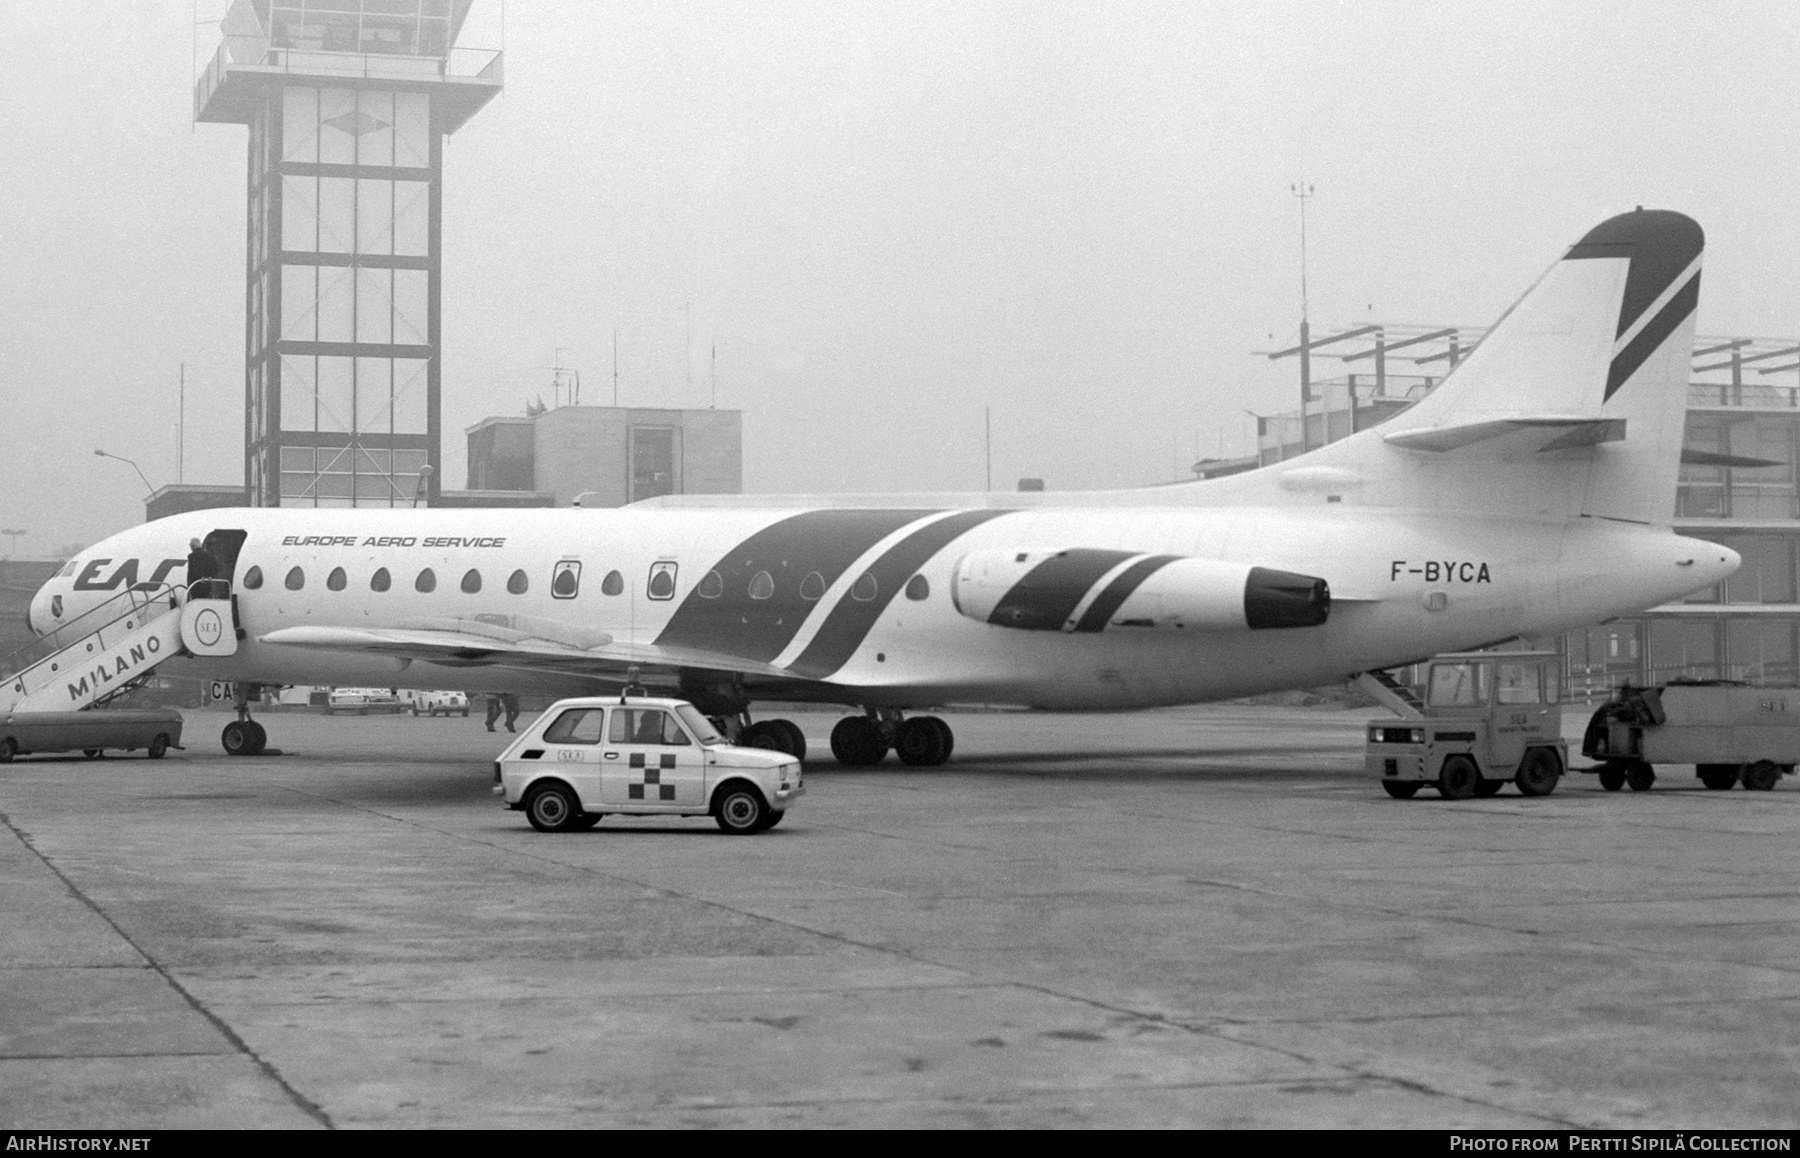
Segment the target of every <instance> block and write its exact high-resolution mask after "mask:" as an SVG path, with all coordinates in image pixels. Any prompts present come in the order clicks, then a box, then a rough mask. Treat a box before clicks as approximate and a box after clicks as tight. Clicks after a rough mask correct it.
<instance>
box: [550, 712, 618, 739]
mask: <svg viewBox="0 0 1800 1158" xmlns="http://www.w3.org/2000/svg"><path fill="white" fill-rule="evenodd" d="M605 714H606V709H604V708H570V709H569V710H568V711H566V712H564V713H563V714H562V715H560V716H558V717H556V722H555V723H554V724H551V725H550V726H549V727H548V728H545V729H544V743H546V744H598V743H599V742H600V724H601V721H602V718H603V717H604V716H605Z"/></svg>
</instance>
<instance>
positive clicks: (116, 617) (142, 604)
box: [0, 583, 187, 682]
mask: <svg viewBox="0 0 1800 1158" xmlns="http://www.w3.org/2000/svg"><path fill="white" fill-rule="evenodd" d="M186 592H187V584H185V583H162V584H158V585H157V586H156V587H142V586H140V587H127V588H126V589H125V590H123V591H121V592H119V593H118V594H117V595H115V596H113V597H112V598H110V599H108V600H106V601H105V602H104V603H101V604H99V605H98V606H96V607H93V608H90V609H89V610H87V611H85V612H83V613H82V614H80V615H77V616H76V617H75V618H74V619H71V620H69V621H68V622H66V623H59V624H57V625H56V626H55V627H53V628H51V629H50V630H49V631H46V632H45V633H44V634H42V635H40V636H38V637H37V638H36V639H34V640H32V641H31V642H30V643H27V644H25V645H24V646H23V647H20V648H17V649H16V650H14V651H12V652H10V653H9V654H7V655H5V656H0V680H4V681H7V682H13V681H17V680H18V679H20V678H21V677H23V676H24V675H25V674H26V673H27V672H29V671H30V670H31V669H32V668H34V667H36V666H37V665H38V664H40V663H43V662H44V661H45V660H47V659H49V658H51V657H52V656H54V655H56V654H57V653H59V652H61V651H62V650H63V649H65V648H68V647H71V646H73V645H74V644H76V643H78V642H80V641H81V640H83V639H86V638H87V637H88V636H90V635H94V634H96V633H98V632H100V631H102V630H104V629H105V628H107V627H110V626H111V625H112V624H115V623H117V622H119V621H120V620H121V619H124V618H125V617H126V616H129V615H132V614H134V613H137V612H141V611H143V610H145V609H147V608H149V607H150V606H151V605H153V604H155V603H158V602H161V601H164V600H167V601H168V604H169V607H170V608H171V609H175V608H179V607H180V606H181V605H182V603H183V602H185V595H186Z"/></svg>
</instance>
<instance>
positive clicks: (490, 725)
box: [487, 692, 519, 732]
mask: <svg viewBox="0 0 1800 1158" xmlns="http://www.w3.org/2000/svg"><path fill="white" fill-rule="evenodd" d="M502 709H504V710H505V712H506V730H507V731H509V732H513V731H517V729H516V728H514V727H513V721H514V720H517V719H518V718H519V697H518V696H515V695H513V694H512V693H511V692H501V693H499V694H498V695H490V696H488V698H487V730H488V731H490V732H491V731H493V730H494V721H495V720H497V719H499V718H500V712H501V711H502Z"/></svg>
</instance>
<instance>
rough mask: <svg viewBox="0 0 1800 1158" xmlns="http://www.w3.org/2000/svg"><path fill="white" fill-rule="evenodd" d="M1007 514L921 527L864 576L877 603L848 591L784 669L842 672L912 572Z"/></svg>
mask: <svg viewBox="0 0 1800 1158" xmlns="http://www.w3.org/2000/svg"><path fill="white" fill-rule="evenodd" d="M1010 513H1011V512H1010V511H990V510H981V511H958V512H957V513H956V514H954V515H950V516H948V517H946V518H942V519H939V520H938V521H937V522H935V523H931V524H929V525H927V526H924V527H920V528H919V529H918V530H916V531H914V532H913V533H912V534H910V535H908V536H906V538H904V539H902V540H900V541H899V542H898V543H895V544H894V545H893V546H892V547H890V548H888V549H887V551H885V552H883V554H882V556H881V557H880V558H879V559H877V560H875V562H874V564H873V565H872V566H871V567H870V568H869V570H868V574H870V575H872V576H874V579H875V597H874V598H873V599H869V600H859V599H855V598H852V597H851V595H850V593H849V592H847V591H846V592H845V593H844V594H843V595H842V596H841V597H840V598H839V599H838V601H837V606H835V607H833V608H832V609H831V614H830V615H827V616H826V617H825V622H824V624H823V625H822V626H821V627H820V628H819V634H817V635H815V636H813V638H812V642H811V643H809V644H807V645H806V649H805V650H804V651H802V652H801V653H800V656H799V658H798V659H796V660H794V662H793V663H791V664H789V665H788V670H789V671H791V672H793V673H794V674H795V675H798V676H804V677H806V678H808V679H824V678H826V677H827V676H829V675H831V673H833V672H835V671H837V669H839V668H841V667H843V666H844V664H845V663H847V662H849V660H850V657H851V656H853V655H855V654H856V649H857V648H859V647H861V646H862V641H863V640H864V639H865V638H867V637H868V634H869V630H870V629H871V628H873V627H874V626H875V621H876V620H877V619H880V618H881V613H882V612H883V611H885V610H886V609H887V605H888V604H889V603H891V602H892V601H893V598H894V596H895V595H897V594H899V592H900V588H901V586H902V585H903V584H905V582H906V581H907V580H908V579H910V578H912V576H913V573H914V572H916V571H918V569H919V568H920V567H923V566H924V565H925V564H926V562H927V561H929V560H930V559H931V557H932V556H933V555H935V554H937V553H938V552H939V551H941V550H943V549H944V548H945V547H947V546H949V544H950V543H951V542H952V541H954V540H955V539H957V538H958V537H959V536H961V535H962V534H963V533H965V532H967V531H969V530H972V529H973V528H975V527H978V526H980V525H981V524H983V523H985V522H987V521H988V520H989V519H997V518H999V517H1000V516H1001V515H1005V514H1010ZM859 581H860V580H859Z"/></svg>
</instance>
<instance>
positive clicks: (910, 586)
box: [906, 575, 931, 603]
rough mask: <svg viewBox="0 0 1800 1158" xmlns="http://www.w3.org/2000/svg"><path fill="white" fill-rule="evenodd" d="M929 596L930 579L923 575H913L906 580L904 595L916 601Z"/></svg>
mask: <svg viewBox="0 0 1800 1158" xmlns="http://www.w3.org/2000/svg"><path fill="white" fill-rule="evenodd" d="M930 596H931V580H929V579H927V578H925V576H923V575H914V576H913V577H912V578H911V579H908V580H907V581H906V597H907V598H908V599H910V600H912V601H913V602H914V603H917V602H918V601H919V600H921V599H927V598H929V597H930Z"/></svg>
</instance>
